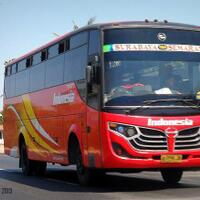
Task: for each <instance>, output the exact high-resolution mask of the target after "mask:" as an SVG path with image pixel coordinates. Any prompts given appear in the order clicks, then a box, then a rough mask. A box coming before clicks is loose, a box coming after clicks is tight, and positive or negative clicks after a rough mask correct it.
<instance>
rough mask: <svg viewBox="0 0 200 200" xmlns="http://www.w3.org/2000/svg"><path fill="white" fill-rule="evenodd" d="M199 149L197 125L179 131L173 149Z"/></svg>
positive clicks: (199, 138)
mask: <svg viewBox="0 0 200 200" xmlns="http://www.w3.org/2000/svg"><path fill="white" fill-rule="evenodd" d="M190 149H191V150H192V149H200V130H199V127H195V128H190V129H186V130H183V131H180V132H179V133H178V136H177V137H176V142H175V150H190Z"/></svg>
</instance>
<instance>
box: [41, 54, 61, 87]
mask: <svg viewBox="0 0 200 200" xmlns="http://www.w3.org/2000/svg"><path fill="white" fill-rule="evenodd" d="M63 71H64V54H62V55H60V56H57V57H56V58H54V59H50V60H48V61H47V62H46V77H45V87H52V86H55V85H59V84H61V83H63Z"/></svg>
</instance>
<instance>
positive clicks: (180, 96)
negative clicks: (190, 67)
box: [102, 28, 200, 107]
mask: <svg viewBox="0 0 200 200" xmlns="http://www.w3.org/2000/svg"><path fill="white" fill-rule="evenodd" d="M126 29H127V28H126ZM128 29H135V28H128ZM137 29H138V28H137ZM148 29H151V28H148ZM110 30H115V29H110ZM118 30H119V29H118ZM120 30H124V28H120ZM151 30H152V29H151ZM154 30H155V29H154ZM166 30H167V31H171V29H166ZM159 31H160V30H158V32H159ZM180 31H183V30H180ZM192 32H194V31H192ZM199 34H200V33H199ZM104 37H105V31H104ZM140 42H141V41H140ZM145 42H146V41H145ZM129 43H130V42H129ZM157 43H159V42H157ZM103 44H104V45H105V41H104V42H103ZM160 44H162V42H160ZM152 53H155V52H151V53H150V54H152ZM175 61H176V60H175ZM105 68H106V60H105V54H104V53H103V70H102V73H103V74H102V75H103V78H102V83H103V90H102V98H103V99H102V105H103V107H108V105H106V104H105V101H104V94H105V89H106V87H105V72H106V69H105ZM165 98H166V99H168V98H180V99H182V98H194V94H192V95H191V94H184V95H179V96H177V95H176V96H174V95H173V96H168V95H164V96H163V95H161V96H160V97H158V96H157V98H150V100H154V99H165ZM145 100H148V99H145ZM142 104H143V101H141V102H140V103H139V104H135V105H131V107H138V106H141V105H142ZM115 106H117V105H115ZM120 106H124V107H129V106H130V105H128V106H127V105H119V106H118V107H120ZM152 106H153V105H152ZM109 107H110V105H109Z"/></svg>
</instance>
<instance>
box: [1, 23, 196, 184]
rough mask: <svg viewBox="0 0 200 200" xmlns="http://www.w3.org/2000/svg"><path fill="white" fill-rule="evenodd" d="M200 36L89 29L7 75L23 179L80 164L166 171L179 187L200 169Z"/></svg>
mask: <svg viewBox="0 0 200 200" xmlns="http://www.w3.org/2000/svg"><path fill="white" fill-rule="evenodd" d="M199 77H200V28H199V27H197V26H192V25H185V24H177V23H168V22H166V21H165V22H148V21H145V22H120V23H107V24H98V25H91V26H87V27H84V28H81V29H79V30H77V31H74V32H71V33H69V34H66V35H63V36H61V37H59V38H58V39H56V40H54V41H52V42H50V43H48V44H46V45H44V46H42V47H40V48H38V49H36V50H34V51H32V52H30V53H27V54H26V55H24V56H22V57H20V58H17V59H15V60H14V61H12V62H11V63H9V64H8V65H7V66H6V68H5V90H4V140H5V153H6V154H7V155H10V156H14V157H18V158H19V166H20V167H21V168H22V172H23V174H25V175H31V174H42V173H44V172H45V169H46V163H58V164H62V165H69V164H76V166H77V174H78V177H79V180H80V183H81V184H89V183H90V181H92V179H93V178H94V175H95V174H98V173H100V172H101V171H118V172H122V171H123V172H126V171H127V172H130V171H131V172H134V171H136V172H138V171H143V170H160V171H161V174H162V177H163V179H164V181H166V182H167V183H177V182H179V181H180V179H181V177H182V173H183V170H185V169H192V168H199V167H200V107H199V99H200V78H199Z"/></svg>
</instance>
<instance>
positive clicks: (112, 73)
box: [104, 29, 200, 106]
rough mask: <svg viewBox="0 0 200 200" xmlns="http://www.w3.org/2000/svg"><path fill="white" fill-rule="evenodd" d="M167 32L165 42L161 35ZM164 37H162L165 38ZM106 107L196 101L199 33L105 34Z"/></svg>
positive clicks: (199, 81)
mask: <svg viewBox="0 0 200 200" xmlns="http://www.w3.org/2000/svg"><path fill="white" fill-rule="evenodd" d="M161 32H162V34H163V33H164V37H166V38H165V40H164V41H161V39H160V38H158V35H159V34H160V33H161ZM162 36H163V35H162ZM104 61H105V63H104V66H105V68H104V105H106V106H134V105H141V104H143V102H144V101H146V100H154V99H155V100H157V99H163V98H167V99H169V98H173V99H174V98H194V96H195V94H196V92H198V91H200V33H198V32H192V31H178V30H172V31H170V30H159V29H158V30H157V29H147V30H143V29H141V30H137V29H136V30H133V29H120V30H109V31H107V32H105V42H104Z"/></svg>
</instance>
